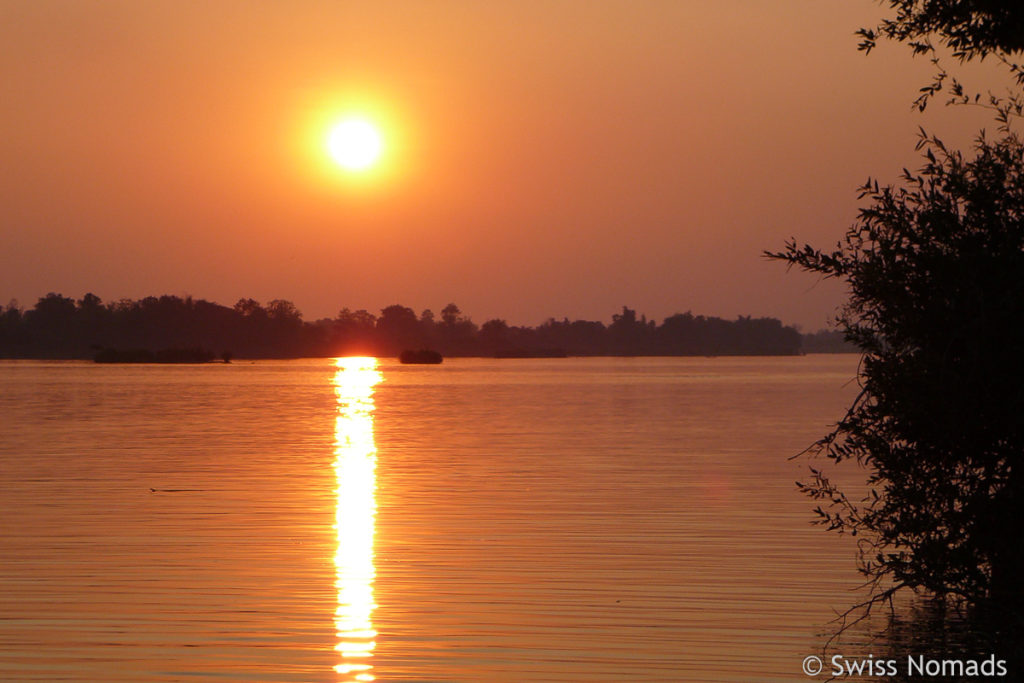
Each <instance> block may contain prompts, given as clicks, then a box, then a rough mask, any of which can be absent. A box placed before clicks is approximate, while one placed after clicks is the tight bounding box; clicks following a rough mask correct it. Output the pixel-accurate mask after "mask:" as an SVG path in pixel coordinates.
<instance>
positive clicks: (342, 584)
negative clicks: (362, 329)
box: [334, 358, 382, 682]
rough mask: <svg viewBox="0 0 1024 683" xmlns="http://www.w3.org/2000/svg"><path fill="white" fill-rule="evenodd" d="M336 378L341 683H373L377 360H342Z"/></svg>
mask: <svg viewBox="0 0 1024 683" xmlns="http://www.w3.org/2000/svg"><path fill="white" fill-rule="evenodd" d="M337 367H338V370H337V372H336V373H335V375H334V390H335V393H336V394H337V397H338V414H337V416H336V418H335V428H334V437H335V440H334V453H335V460H334V470H335V473H336V476H337V482H338V503H337V509H336V513H335V528H336V529H337V533H338V550H337V553H336V554H335V556H334V565H335V583H334V585H335V587H336V588H337V590H338V607H337V609H336V610H335V613H334V626H335V630H336V631H337V637H338V644H337V645H336V646H335V648H334V649H335V650H337V651H338V653H340V655H341V659H342V661H341V663H340V664H337V665H336V666H335V667H334V669H335V671H337V672H338V673H339V674H342V678H341V680H343V681H359V682H365V681H372V680H374V678H375V677H374V675H373V673H371V672H372V670H373V665H372V664H370V663H369V660H370V658H371V657H372V656H373V649H374V647H375V646H376V642H375V638H376V637H377V632H376V631H375V630H374V628H373V610H374V608H375V607H376V606H377V605H376V604H374V601H373V580H374V577H375V576H376V570H375V567H374V562H373V535H374V523H375V516H376V514H377V500H376V489H377V474H376V469H377V448H376V446H375V445H374V442H373V390H374V386H376V385H377V383H378V382H380V381H381V379H382V377H381V374H380V372H379V371H378V370H377V359H376V358H339V359H338V360H337Z"/></svg>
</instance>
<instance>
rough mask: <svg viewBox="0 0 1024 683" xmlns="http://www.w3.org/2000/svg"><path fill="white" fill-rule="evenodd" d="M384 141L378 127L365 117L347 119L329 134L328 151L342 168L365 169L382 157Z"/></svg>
mask: <svg viewBox="0 0 1024 683" xmlns="http://www.w3.org/2000/svg"><path fill="white" fill-rule="evenodd" d="M382 150H383V142H382V140H381V136H380V132H379V131H378V130H377V127H376V126H375V125H373V124H372V123H370V122H369V121H367V120H365V119H345V120H344V121H342V122H340V123H338V124H337V125H335V126H334V127H333V128H331V132H330V133H329V134H328V136H327V151H328V152H329V153H330V155H331V158H332V159H334V161H335V162H337V163H338V165H339V166H341V167H342V168H344V169H346V170H349V171H365V170H367V169H369V168H370V167H372V166H373V165H374V164H375V163H377V160H378V159H380V155H381V151H382Z"/></svg>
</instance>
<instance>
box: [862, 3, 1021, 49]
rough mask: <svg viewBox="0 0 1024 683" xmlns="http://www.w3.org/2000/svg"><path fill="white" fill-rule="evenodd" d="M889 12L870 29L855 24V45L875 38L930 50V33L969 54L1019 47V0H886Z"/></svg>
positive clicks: (866, 44) (869, 43)
mask: <svg viewBox="0 0 1024 683" xmlns="http://www.w3.org/2000/svg"><path fill="white" fill-rule="evenodd" d="M886 4H888V5H889V8H890V9H892V10H894V11H895V16H893V17H889V18H886V19H883V20H882V21H881V23H879V24H878V26H876V27H875V28H874V29H860V30H859V31H858V32H857V34H858V35H860V36H861V37H862V38H863V41H862V42H861V44H860V49H862V50H865V51H870V50H871V48H873V47H874V46H875V43H876V41H877V39H878V38H888V39H890V40H896V41H899V42H901V43H907V44H909V45H910V46H911V47H912V48H913V49H914V51H915V52H917V53H924V52H930V51H931V50H932V46H931V43H930V40H929V39H930V38H931V37H932V36H938V37H939V42H940V43H941V44H943V45H946V46H947V47H949V48H950V49H952V50H953V54H954V56H955V57H957V58H959V59H961V60H964V61H966V60H970V59H973V58H975V57H979V58H983V57H985V56H986V55H988V54H991V53H996V52H1002V53H1005V54H1007V55H1010V54H1013V53H1016V52H1021V51H1024V2H1021V1H1020V0H886Z"/></svg>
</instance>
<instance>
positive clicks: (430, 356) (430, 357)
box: [398, 349, 444, 365]
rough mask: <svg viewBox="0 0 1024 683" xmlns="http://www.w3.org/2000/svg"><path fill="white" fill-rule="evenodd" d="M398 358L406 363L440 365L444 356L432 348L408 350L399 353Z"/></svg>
mask: <svg viewBox="0 0 1024 683" xmlns="http://www.w3.org/2000/svg"><path fill="white" fill-rule="evenodd" d="M398 360H399V362H401V363H404V364H405V365H440V364H441V362H442V361H443V360H444V356H442V355H441V354H440V353H438V352H437V351H432V350H431V349H420V350H419V351H412V350H407V351H402V353H400V354H398Z"/></svg>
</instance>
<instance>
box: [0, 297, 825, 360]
mask: <svg viewBox="0 0 1024 683" xmlns="http://www.w3.org/2000/svg"><path fill="white" fill-rule="evenodd" d="M824 340H825V337H814V338H813V341H815V342H819V344H818V349H821V350H824V349H822V348H821V347H822V346H825V344H821V343H820V342H822V341H824ZM827 341H828V344H827V346H828V347H829V350H843V348H842V347H843V344H842V340H841V339H837V338H836V337H835V335H834V334H832V335H827ZM803 343H804V342H803V340H802V338H801V335H800V333H799V332H798V331H797V330H796V329H795V328H793V327H789V326H785V325H783V324H782V323H781V322H780V321H779V320H777V319H775V318H752V317H750V316H740V317H739V318H737V319H735V320H724V319H722V318H716V317H705V316H703V315H693V314H692V313H677V314H675V315H672V316H669V317H667V318H665V319H664V320H663V321H662V322H661V324H660V325H659V324H657V323H656V322H655V321H654V320H648V319H647V317H646V316H645V315H637V312H636V311H635V310H633V309H631V308H628V307H625V306H623V308H622V311H621V312H620V313H616V314H614V315H613V316H612V317H611V323H610V324H607V325H606V324H605V323H603V322H599V321H591V320H572V321H570V320H569V319H568V318H563V319H562V320H556V319H554V318H549V319H548V320H547V321H545V322H544V323H542V324H540V325H538V326H537V327H526V326H522V327H519V326H512V325H509V324H508V323H506V322H505V321H504V320H501V319H492V320H488V321H487V322H485V323H483V324H482V325H479V326H478V325H477V324H476V323H474V322H473V321H472V320H471V319H470V318H469V317H467V316H465V315H463V313H462V311H461V310H459V307H458V306H456V305H455V304H448V305H447V306H445V307H444V308H443V309H441V313H440V316H435V315H434V313H433V312H432V311H431V310H429V309H428V310H425V311H423V312H422V313H420V314H419V315H417V314H416V313H415V312H414V311H413V310H412V309H411V308H407V307H405V306H401V305H398V304H395V305H393V306H388V307H387V308H385V309H383V310H382V311H381V312H380V315H374V314H373V313H370V312H368V311H365V310H356V311H352V310H350V309H348V308H343V309H341V311H339V312H338V314H337V315H336V316H335V317H333V318H322V319H320V320H316V321H314V322H306V321H304V320H303V319H302V314H301V313H300V312H299V311H298V309H296V308H295V306H294V304H292V303H291V302H290V301H285V300H283V299H274V300H273V301H270V302H269V303H268V304H266V305H263V304H260V303H259V302H258V301H255V300H253V299H241V300H240V301H238V302H237V303H236V304H235V305H234V306H232V307H227V306H222V305H220V304H216V303H212V302H209V301H205V300H203V299H194V298H192V297H184V298H182V297H177V296H169V295H164V296H160V297H156V296H150V297H146V298H144V299H139V300H132V299H121V300H119V301H114V302H109V303H104V302H103V301H101V300H100V298H99V297H97V296H95V295H93V294H86V295H85V296H84V297H83V298H82V299H80V300H77V301H76V300H74V299H72V298H70V297H65V296H62V295H60V294H53V293H50V294H47V295H46V296H45V297H42V298H40V299H39V300H38V301H37V302H36V304H35V306H33V307H32V308H31V309H28V310H25V309H22V308H21V307H20V306H19V305H18V304H17V302H12V303H10V304H9V305H7V306H6V307H3V308H0V357H2V358H80V359H91V358H95V359H96V360H98V361H99V362H205V361H208V360H212V359H213V358H214V357H215V356H219V357H220V358H222V359H225V360H230V359H231V358H301V357H323V358H326V357H332V356H339V355H352V354H362V355H374V356H379V357H386V356H390V357H396V356H398V355H399V353H400V352H401V351H403V350H407V349H432V350H435V351H437V352H438V353H439V354H441V355H442V356H449V357H451V356H456V357H457V356H482V357H496V358H563V357H566V356H729V355H732V356H737V355H796V354H800V353H802V352H803V351H804V348H803ZM206 349H209V351H207V350H206ZM115 350H116V351H115ZM816 350H817V349H816ZM190 354H191V355H190ZM150 358H152V360H150Z"/></svg>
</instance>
